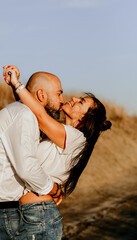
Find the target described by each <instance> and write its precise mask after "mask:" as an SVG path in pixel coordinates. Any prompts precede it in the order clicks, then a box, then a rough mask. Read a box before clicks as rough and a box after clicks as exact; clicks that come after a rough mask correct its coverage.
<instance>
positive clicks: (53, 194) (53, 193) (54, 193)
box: [49, 183, 60, 198]
mask: <svg viewBox="0 0 137 240" xmlns="http://www.w3.org/2000/svg"><path fill="white" fill-rule="evenodd" d="M55 186H56V188H55ZM49 195H50V196H51V197H53V198H56V197H58V196H59V195H60V186H59V184H58V183H55V184H54V187H53V189H52V190H51V191H50V193H49Z"/></svg>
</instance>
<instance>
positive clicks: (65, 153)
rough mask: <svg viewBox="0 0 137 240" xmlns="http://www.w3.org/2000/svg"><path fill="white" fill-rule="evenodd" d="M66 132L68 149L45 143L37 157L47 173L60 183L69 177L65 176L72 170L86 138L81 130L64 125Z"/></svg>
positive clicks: (41, 144) (39, 149)
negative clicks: (73, 160)
mask: <svg viewBox="0 0 137 240" xmlns="http://www.w3.org/2000/svg"><path fill="white" fill-rule="evenodd" d="M64 127H65V130H66V147H65V149H62V148H59V147H58V146H57V145H55V144H54V143H53V142H51V141H47V140H46V141H43V142H41V143H40V144H39V146H38V151H37V157H38V158H39V160H40V164H41V166H42V168H43V169H44V171H45V172H47V173H48V174H49V175H50V176H51V177H52V179H53V181H55V182H57V183H60V182H62V181H64V180H65V179H66V178H67V177H68V176H67V175H66V174H64V173H65V172H66V171H68V170H69V168H70V162H71V159H72V158H73V157H75V156H76V155H77V154H78V153H79V152H80V150H81V149H82V147H83V144H84V142H85V140H86V139H85V137H84V135H83V133H82V132H80V131H79V130H77V129H75V128H73V127H71V126H67V125H64Z"/></svg>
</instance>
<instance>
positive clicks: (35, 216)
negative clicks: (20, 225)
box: [22, 208, 43, 225]
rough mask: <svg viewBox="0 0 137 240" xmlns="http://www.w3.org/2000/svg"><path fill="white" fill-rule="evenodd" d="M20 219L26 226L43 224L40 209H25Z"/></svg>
mask: <svg viewBox="0 0 137 240" xmlns="http://www.w3.org/2000/svg"><path fill="white" fill-rule="evenodd" d="M22 219H23V221H24V222H25V223H28V224H33V225H35V224H41V223H42V222H43V210H41V209H34V208H32V209H27V210H24V211H22Z"/></svg>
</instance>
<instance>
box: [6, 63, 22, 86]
mask: <svg viewBox="0 0 137 240" xmlns="http://www.w3.org/2000/svg"><path fill="white" fill-rule="evenodd" d="M9 73H10V74H9ZM3 76H4V80H5V82H6V83H7V84H8V85H13V86H15V84H16V83H17V82H18V79H17V74H16V70H15V69H14V67H12V66H5V67H4V68H3Z"/></svg>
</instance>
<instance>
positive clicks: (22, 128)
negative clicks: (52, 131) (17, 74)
mask: <svg viewBox="0 0 137 240" xmlns="http://www.w3.org/2000/svg"><path fill="white" fill-rule="evenodd" d="M2 141H3V145H4V148H5V151H6V153H7V156H8V158H9V161H10V163H11V166H12V167H13V168H14V170H15V172H16V174H17V175H18V176H19V177H20V178H21V179H22V180H23V182H24V183H25V185H26V186H27V188H28V189H29V190H31V191H33V192H36V193H38V195H44V194H47V193H49V192H50V191H51V190H52V188H53V181H52V179H51V177H50V176H48V175H47V174H46V173H45V172H44V171H43V169H42V167H41V166H40V163H39V161H38V159H37V158H36V151H37V147H38V143H39V128H38V123H37V119H36V117H35V116H34V114H33V113H32V112H31V111H30V110H28V109H25V110H24V109H23V111H20V112H19V114H18V115H17V117H16V119H14V121H13V122H11V123H10V124H9V126H8V128H7V129H6V131H5V132H4V134H3V136H2Z"/></svg>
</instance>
